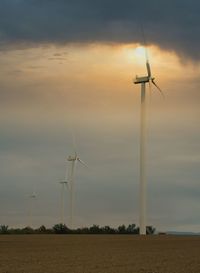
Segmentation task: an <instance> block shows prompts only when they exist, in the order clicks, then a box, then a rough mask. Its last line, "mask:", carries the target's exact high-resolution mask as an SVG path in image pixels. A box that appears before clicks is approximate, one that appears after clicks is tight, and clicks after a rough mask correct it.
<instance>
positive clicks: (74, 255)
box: [0, 235, 200, 273]
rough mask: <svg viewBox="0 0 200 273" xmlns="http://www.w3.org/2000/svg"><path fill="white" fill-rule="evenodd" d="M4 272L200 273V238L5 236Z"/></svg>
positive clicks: (0, 261) (0, 272)
mask: <svg viewBox="0 0 200 273" xmlns="http://www.w3.org/2000/svg"><path fill="white" fill-rule="evenodd" d="M0 248H1V254H0V273H200V237H198V236H187V237H183V236H166V235H160V236H158V235H156V236H146V237H144V236H137V235H1V236H0Z"/></svg>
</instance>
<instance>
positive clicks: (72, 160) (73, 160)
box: [67, 151, 87, 229]
mask: <svg viewBox="0 0 200 273" xmlns="http://www.w3.org/2000/svg"><path fill="white" fill-rule="evenodd" d="M67 161H68V163H69V164H70V165H69V176H68V181H69V185H70V228H71V229H73V214H74V178H75V171H76V163H77V162H79V163H81V164H82V165H84V166H85V167H87V165H86V164H85V163H84V162H83V161H82V160H81V159H80V157H78V155H77V153H76V151H75V152H74V155H73V156H71V155H70V156H68V158H67Z"/></svg>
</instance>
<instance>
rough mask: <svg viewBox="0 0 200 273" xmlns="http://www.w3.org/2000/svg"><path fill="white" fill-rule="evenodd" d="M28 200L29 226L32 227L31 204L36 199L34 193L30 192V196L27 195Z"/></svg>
mask: <svg viewBox="0 0 200 273" xmlns="http://www.w3.org/2000/svg"><path fill="white" fill-rule="evenodd" d="M29 198H30V207H29V226H30V227H32V218H33V202H34V200H35V198H36V193H35V192H32V194H31V195H29Z"/></svg>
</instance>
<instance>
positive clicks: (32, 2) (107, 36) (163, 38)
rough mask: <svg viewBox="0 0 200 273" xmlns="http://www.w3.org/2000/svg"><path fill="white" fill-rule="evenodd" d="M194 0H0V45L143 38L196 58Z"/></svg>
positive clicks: (198, 7) (199, 20) (198, 6)
mask: <svg viewBox="0 0 200 273" xmlns="http://www.w3.org/2000/svg"><path fill="white" fill-rule="evenodd" d="M199 12H200V2H199V1H198V0H192V1H188V0H174V1H164V0H151V1H145V0H143V1H136V0H124V1H119V0H116V1H111V0H102V1H97V0H84V1H82V0H73V1H71V0H67V1H65V0H58V1H55V0H1V1H0V40H1V46H2V48H5V47H6V48H7V47H8V46H16V45H19V44H20V45H24V46H29V45H30V44H33V43H35V44H42V43H56V44H59V43H70V42H125V43H129V42H142V41H143V38H142V34H141V31H140V28H141V27H140V26H141V24H142V25H144V28H145V32H146V36H147V42H148V43H155V44H158V45H159V46H161V47H163V48H167V49H170V50H175V51H176V52H177V53H178V54H179V55H182V54H184V55H186V56H187V57H190V58H192V59H193V60H195V59H199V58H200V51H199V46H200V38H199V37H200V36H199V25H200V16H199Z"/></svg>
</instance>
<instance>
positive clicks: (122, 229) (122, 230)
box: [117, 225, 126, 234]
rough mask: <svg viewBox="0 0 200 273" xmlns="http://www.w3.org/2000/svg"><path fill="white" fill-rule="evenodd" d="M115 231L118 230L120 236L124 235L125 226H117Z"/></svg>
mask: <svg viewBox="0 0 200 273" xmlns="http://www.w3.org/2000/svg"><path fill="white" fill-rule="evenodd" d="M117 230H118V233H120V234H126V226H125V225H122V226H119V227H118V229H117Z"/></svg>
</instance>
